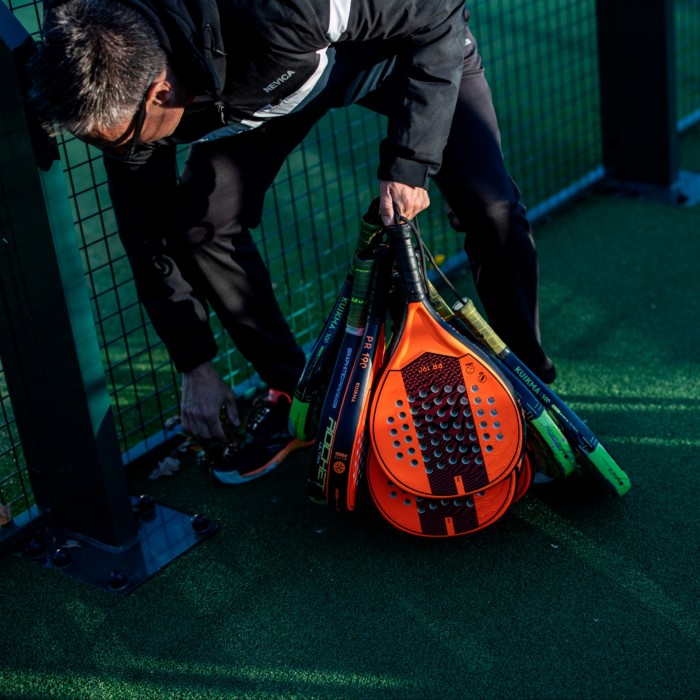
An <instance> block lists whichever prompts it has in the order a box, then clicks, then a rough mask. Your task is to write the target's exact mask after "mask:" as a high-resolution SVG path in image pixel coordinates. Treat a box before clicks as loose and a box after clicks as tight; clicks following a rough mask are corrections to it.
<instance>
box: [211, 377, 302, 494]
mask: <svg viewBox="0 0 700 700" xmlns="http://www.w3.org/2000/svg"><path fill="white" fill-rule="evenodd" d="M291 405H292V400H291V398H290V397H289V395H288V394H285V393H284V392H282V391H276V390H274V389H270V390H269V391H268V392H267V394H264V395H263V396H261V397H259V398H257V399H255V401H254V402H253V408H252V410H251V412H250V415H249V416H248V430H247V434H246V436H245V438H244V439H243V440H242V441H241V442H240V443H238V444H237V445H235V446H233V445H230V446H228V447H227V448H226V449H225V450H224V452H223V454H222V455H221V457H220V459H217V460H216V461H217V464H216V466H214V467H213V468H212V474H213V475H214V478H215V479H216V480H217V481H220V482H221V483H222V484H229V485H234V484H245V483H247V482H249V481H253V480H254V479H258V478H260V477H261V476H264V475H265V474H267V473H268V472H271V471H272V470H273V469H274V468H275V467H277V466H278V465H279V464H281V463H282V461H283V460H284V458H285V457H286V456H287V455H288V454H289V453H290V452H293V451H294V450H297V449H299V448H300V447H306V446H307V445H310V444H311V443H312V442H313V440H312V441H310V442H302V441H301V440H297V439H296V438H294V437H292V435H290V433H289V409H290V407H291Z"/></svg>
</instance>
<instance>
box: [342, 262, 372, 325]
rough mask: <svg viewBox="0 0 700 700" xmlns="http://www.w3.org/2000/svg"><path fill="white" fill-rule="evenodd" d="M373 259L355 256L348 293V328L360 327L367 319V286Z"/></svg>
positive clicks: (369, 280)
mask: <svg viewBox="0 0 700 700" xmlns="http://www.w3.org/2000/svg"><path fill="white" fill-rule="evenodd" d="M373 268H374V259H373V258H370V259H368V260H364V259H362V258H357V257H356V258H355V263H354V266H353V269H354V271H355V273H354V277H353V280H352V291H351V293H350V306H349V309H348V320H347V327H348V328H356V329H362V328H364V326H365V323H366V321H367V303H368V299H369V288H370V285H371V283H372V269H373Z"/></svg>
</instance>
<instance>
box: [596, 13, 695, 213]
mask: <svg viewBox="0 0 700 700" xmlns="http://www.w3.org/2000/svg"><path fill="white" fill-rule="evenodd" d="M596 6H597V10H596V11H597V24H598V61H599V72H600V97H601V126H602V141H603V166H604V168H605V173H606V184H607V186H608V188H609V189H610V190H612V191H615V192H619V193H620V194H624V195H631V196H637V197H644V198H647V199H656V200H659V201H664V202H668V203H673V204H685V205H691V204H696V203H697V202H698V201H700V175H698V174H697V173H690V172H687V171H680V170H679V164H678V124H677V110H676V65H675V40H674V2H673V0H647V2H645V3H640V2H635V1H634V0H597V2H596Z"/></svg>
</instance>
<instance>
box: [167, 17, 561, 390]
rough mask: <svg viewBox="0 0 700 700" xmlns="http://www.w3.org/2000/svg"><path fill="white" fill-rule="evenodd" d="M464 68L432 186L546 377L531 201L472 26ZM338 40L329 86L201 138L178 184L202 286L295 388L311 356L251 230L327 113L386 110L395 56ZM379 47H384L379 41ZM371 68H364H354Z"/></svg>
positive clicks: (487, 297)
mask: <svg viewBox="0 0 700 700" xmlns="http://www.w3.org/2000/svg"><path fill="white" fill-rule="evenodd" d="M467 39H468V42H467V43H466V47H465V60H464V70H463V75H462V82H461V89H460V93H459V99H458V102H457V108H456V110H455V114H454V119H453V122H452V128H451V131H450V135H449V139H448V144H447V148H446V150H445V153H444V156H443V165H442V167H441V170H440V172H439V173H438V174H437V175H436V176H435V178H434V180H435V183H436V184H437V185H438V187H439V189H440V191H441V193H442V194H443V196H444V197H445V199H446V202H447V204H448V206H449V208H450V209H451V211H452V213H453V215H452V216H451V222H452V224H453V226H454V227H455V228H457V230H459V231H463V232H464V233H465V250H466V253H467V255H468V257H469V260H470V263H471V269H472V271H473V275H474V280H475V283H476V287H477V291H478V293H479V297H480V299H481V301H482V303H483V305H484V308H485V310H486V312H487V315H488V318H489V321H490V322H491V324H492V325H493V327H494V329H495V330H496V331H497V332H498V333H499V335H501V337H502V338H503V340H504V341H505V342H506V343H507V344H508V345H509V346H510V347H511V348H512V349H513V351H514V352H515V353H516V354H517V355H519V356H520V358H521V359H522V360H523V361H524V362H525V363H526V364H528V365H529V366H530V368H531V369H532V370H534V371H536V372H539V373H540V375H541V376H542V378H543V379H547V378H551V375H552V373H553V368H552V364H551V362H550V360H549V359H548V358H547V356H546V355H545V353H544V351H543V350H542V348H541V345H540V333H539V320H538V302H537V288H538V265H537V254H536V251H535V245H534V241H533V237H532V232H531V229H530V225H529V223H528V220H527V218H526V216H525V208H524V207H523V205H522V204H521V202H520V199H519V192H518V189H517V187H516V186H515V184H514V183H513V181H512V180H511V178H510V177H509V175H508V172H507V170H506V167H505V164H504V161H503V155H502V152H501V146H500V133H499V129H498V123H497V119H496V115H495V112H494V109H493V103H492V99H491V92H490V89H489V86H488V84H487V82H486V79H485V77H484V72H483V67H482V64H481V59H480V57H479V54H478V50H477V46H476V42H475V40H474V38H473V36H472V35H471V34H470V33H469V31H468V30H467ZM355 50H356V49H355V48H354V47H352V46H348V47H347V48H345V47H343V46H342V45H341V46H340V47H339V50H338V53H337V55H336V57H335V65H334V68H333V71H332V73H331V77H330V79H329V84H328V86H327V87H326V89H325V90H324V91H323V92H322V93H321V94H320V95H319V96H318V97H316V98H315V99H314V100H313V101H312V102H311V103H310V104H309V105H307V106H306V107H305V108H304V109H302V110H301V111H299V112H296V113H294V114H291V115H289V116H286V117H283V118H278V119H273V120H271V121H270V122H269V123H267V124H266V125H264V126H262V127H259V128H257V129H254V130H252V131H250V132H246V133H243V134H239V135H236V136H233V137H229V138H224V139H220V140H216V141H210V142H204V143H200V144H195V145H194V146H193V147H192V148H191V149H190V153H189V155H188V158H187V161H186V164H185V167H184V170H183V173H182V178H181V184H180V193H179V195H180V196H179V198H178V199H179V204H180V206H181V216H180V220H181V221H182V224H183V227H184V236H185V241H186V246H187V248H188V252H189V254H191V260H190V262H193V263H194V268H195V270H194V271H193V273H192V274H193V275H194V276H195V277H196V280H195V285H196V287H197V288H198V291H199V292H200V293H201V294H202V295H203V296H204V297H206V299H207V300H208V301H209V303H210V304H211V306H212V308H213V309H214V311H215V313H216V314H217V316H218V317H219V318H220V320H221V321H222V323H223V325H224V327H225V328H226V330H227V332H228V333H229V334H230V336H231V338H232V340H233V342H234V343H235V344H236V346H237V347H238V349H239V350H240V352H241V353H242V354H243V356H244V357H245V358H246V359H247V360H248V361H250V362H251V364H252V365H253V367H254V368H255V370H256V371H257V372H258V374H259V376H260V377H261V379H262V381H263V382H265V383H266V384H268V385H269V386H271V387H274V388H276V389H280V390H283V391H286V392H288V393H291V392H293V390H294V387H295V386H296V382H297V380H298V378H299V375H300V374H301V372H302V370H303V367H304V364H305V356H304V353H303V351H302V350H301V348H300V347H299V346H298V344H297V343H296V341H295V339H294V337H293V335H292V333H291V331H290V329H289V327H288V325H287V323H286V321H285V319H284V317H283V315H282V313H281V311H280V309H279V306H278V304H277V301H276V300H275V295H274V292H273V289H272V285H271V283H270V277H269V274H268V271H267V269H266V267H265V264H264V262H263V260H262V258H261V256H260V254H259V252H258V250H257V248H256V246H255V243H254V242H253V239H252V237H251V234H250V229H251V228H254V227H256V226H258V225H259V223H260V220H261V216H262V209H263V201H264V197H265V193H266V192H267V190H268V189H269V188H270V186H271V184H272V182H273V180H274V178H275V176H276V175H277V173H278V172H279V170H280V168H281V166H282V164H283V163H284V160H285V159H286V157H287V156H288V155H289V154H290V153H291V151H292V150H293V149H294V148H296V146H298V145H299V143H300V142H301V141H302V140H303V138H304V137H305V136H306V134H307V133H308V132H309V131H310V129H311V128H312V127H313V126H314V124H315V123H316V122H317V121H318V120H319V119H320V118H321V117H322V116H323V115H324V114H325V113H326V112H327V111H328V110H329V109H331V108H334V107H338V106H342V105H343V104H348V103H352V102H357V103H359V104H361V105H364V106H366V107H368V108H370V109H372V110H375V111H378V112H380V113H386V111H387V109H386V100H387V99H389V96H390V94H391V87H390V83H391V66H392V60H391V59H383V58H381V56H380V54H379V53H378V59H377V60H376V61H375V62H372V61H371V60H370V61H368V60H367V58H368V52H371V51H372V50H375V49H373V48H372V47H371V46H369V47H368V46H363V47H360V48H359V49H357V50H360V51H362V56H361V57H359V56H357V55H355V54H354V51H355ZM376 50H377V52H381V50H382V48H381V46H378V47H377V48H376ZM359 64H362V65H367V66H369V67H368V68H367V69H366V70H363V71H360V72H359V73H358V71H357V70H356V66H357V65H359Z"/></svg>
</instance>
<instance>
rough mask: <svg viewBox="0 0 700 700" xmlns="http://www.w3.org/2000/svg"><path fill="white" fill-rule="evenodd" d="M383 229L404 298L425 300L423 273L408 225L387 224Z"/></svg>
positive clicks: (408, 300)
mask: <svg viewBox="0 0 700 700" xmlns="http://www.w3.org/2000/svg"><path fill="white" fill-rule="evenodd" d="M384 230H385V231H386V233H387V235H388V237H389V241H390V243H391V246H392V248H393V250H394V257H395V259H396V266H397V268H398V271H399V277H400V279H401V285H402V287H403V290H404V296H405V300H406V301H407V302H408V303H411V302H415V301H426V299H427V296H428V295H427V291H426V288H425V282H424V280H423V275H422V273H421V270H420V267H419V265H418V259H417V258H416V251H415V248H414V247H413V241H412V238H411V227H410V225H409V224H399V225H396V226H387V227H386V228H385V229H384Z"/></svg>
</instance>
